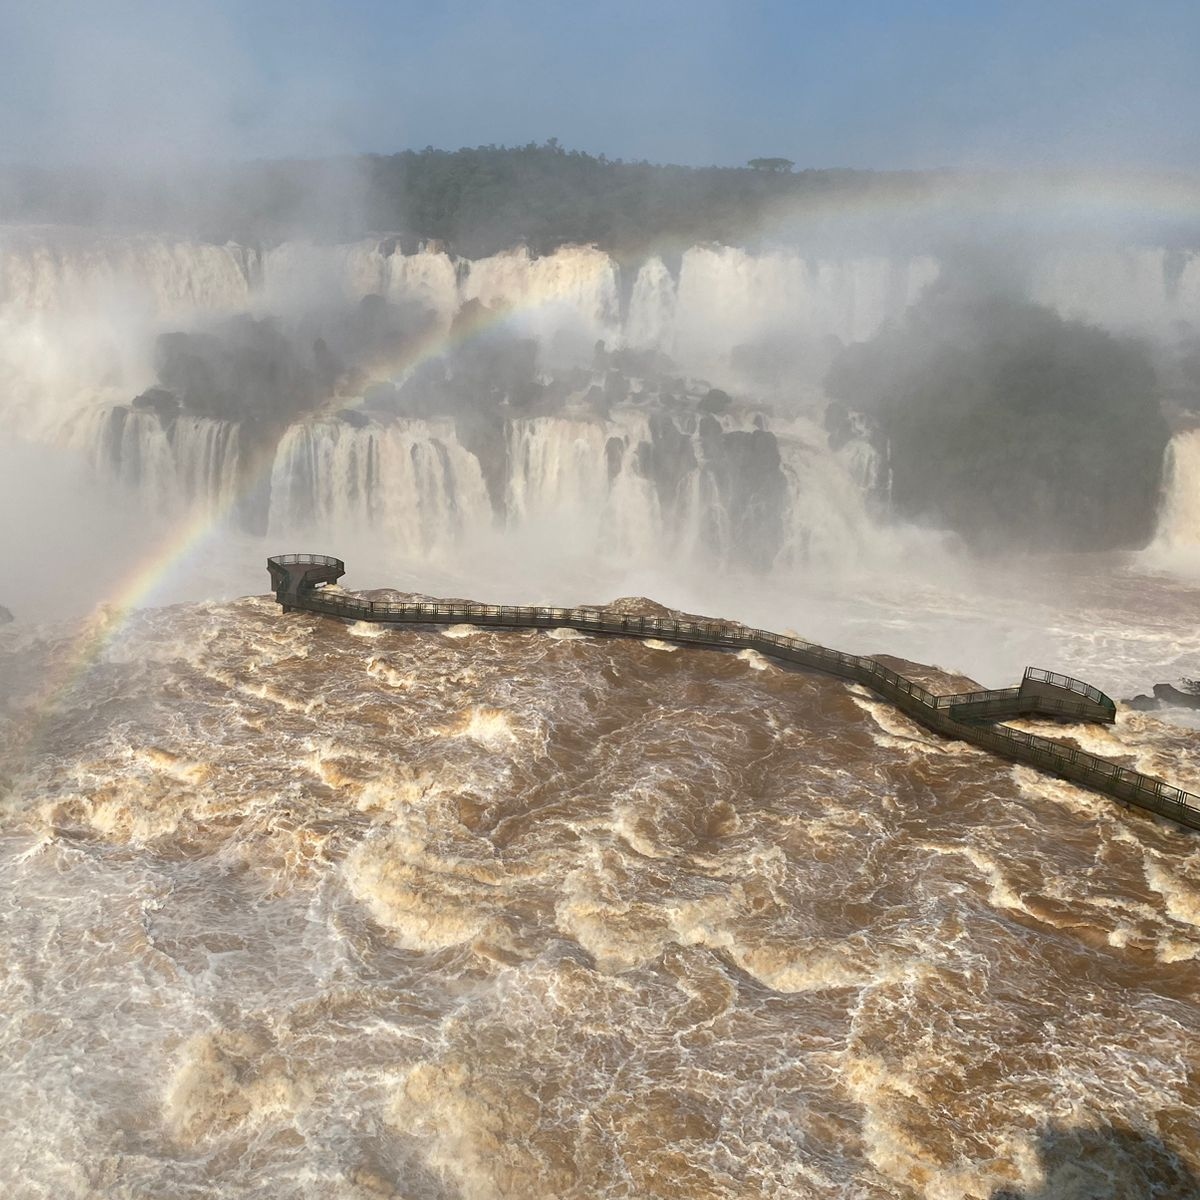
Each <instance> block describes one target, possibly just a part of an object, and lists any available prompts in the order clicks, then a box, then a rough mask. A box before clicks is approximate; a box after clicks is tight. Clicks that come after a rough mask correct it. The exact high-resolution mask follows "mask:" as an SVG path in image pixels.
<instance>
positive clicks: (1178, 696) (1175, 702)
mask: <svg viewBox="0 0 1200 1200" xmlns="http://www.w3.org/2000/svg"><path fill="white" fill-rule="evenodd" d="M1153 690H1154V695H1155V697H1156V698H1157V699H1159V700H1161V701H1162V702H1163V703H1164V704H1169V705H1171V706H1172V707H1174V708H1200V694H1197V693H1196V692H1181V691H1180V690H1179V689H1178V688H1177V687H1175V686H1173V685H1172V684H1169V683H1156V684H1155V685H1154V689H1153Z"/></svg>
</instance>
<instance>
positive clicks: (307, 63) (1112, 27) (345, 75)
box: [0, 0, 1200, 171]
mask: <svg viewBox="0 0 1200 1200" xmlns="http://www.w3.org/2000/svg"><path fill="white" fill-rule="evenodd" d="M1198 64H1200V0H1192V2H1191V3H1177V2H1175V0H1143V2H1142V3H1134V2H1133V0H1127V2H1125V3H1119V4H1118V3H1109V2H1107V0H1096V2H1094V3H1075V2H1066V0H1060V2H1055V0H1042V2H1041V3H1027V2H1025V0H1008V2H1005V0H995V2H994V3H976V2H974V0H958V2H950V0H922V2H918V0H914V2H910V3H899V2H894V3H881V2H877V0H843V2H842V3H805V2H803V0H794V2H793V3H779V2H775V0H770V2H757V3H756V2H754V0H744V2H741V3H718V2H716V0H690V2H688V3H681V2H677V0H642V2H641V3H626V2H618V3H609V2H599V0H596V2H593V3H585V2H582V0H559V2H557V3H552V2H549V0H507V2H499V0H491V2H483V0H457V2H455V0H446V2H443V3H436V2H434V0H427V2H425V3H409V2H408V0H396V2H393V3H385V2H383V0H341V2H340V3H333V2H329V0H203V2H199V0H157V2H155V3H148V2H146V0H90V2H89V0H74V2H72V3H66V2H62V0H36V2H35V0H0V157H2V158H3V159H5V160H9V161H12V160H19V161H29V160H34V161H42V162H63V161H77V160H97V159H99V160H100V161H105V162H108V161H117V162H121V163H130V164H136V165H140V164H144V163H155V162H159V161H162V160H164V159H171V158H175V157H184V158H197V157H198V158H202V159H205V158H213V157H218V158H223V157H237V158H245V157H258V156H280V155H305V156H310V155H325V154H341V153H353V152H358V151H375V152H385V153H386V152H390V151H393V150H398V149H403V148H407V147H414V148H419V147H422V146H425V145H427V144H432V145H435V146H439V147H446V148H456V147H458V146H462V145H478V144H482V143H491V142H495V143H508V144H513V143H520V142H526V141H544V140H545V139H546V138H549V137H557V138H558V139H559V140H560V141H561V142H562V143H563V144H564V145H567V146H569V147H578V148H580V149H585V150H589V151H592V152H593V153H600V152H604V153H606V154H608V155H609V156H610V157H624V158H648V159H651V160H653V161H659V162H662V161H672V162H684V163H691V164H707V163H720V164H730V165H740V164H741V163H743V162H744V161H745V160H746V159H747V158H750V157H753V156H755V155H782V156H784V157H787V158H791V159H794V160H795V161H796V162H797V164H799V165H802V166H853V167H881V168H897V167H940V166H948V167H963V166H1035V167H1044V166H1055V165H1063V166H1101V167H1114V166H1116V167H1152V168H1167V169H1181V170H1187V171H1195V170H1197V169H1198V168H1200V67H1198Z"/></svg>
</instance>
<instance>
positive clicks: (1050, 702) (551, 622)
mask: <svg viewBox="0 0 1200 1200" xmlns="http://www.w3.org/2000/svg"><path fill="white" fill-rule="evenodd" d="M267 570H268V571H270V573H271V583H272V588H273V590H274V592H275V599H276V600H277V601H278V602H279V604H280V605H281V606H282V607H283V611H284V612H292V611H295V610H303V611H306V612H315V613H326V614H328V615H330V616H335V617H342V618H345V619H347V620H352V621H382V622H388V623H393V624H413V625H480V626H489V627H493V628H504V629H530V628H532V629H564V628H565V629H579V630H582V631H583V632H585V633H604V634H613V635H617V636H625V637H636V638H645V637H655V638H661V639H662V640H663V641H669V642H680V643H683V644H684V645H695V646H714V647H721V648H729V649H749V650H757V651H758V652H759V653H760V654H765V655H767V656H768V657H770V658H774V659H777V660H779V661H780V662H786V663H792V664H795V665H797V666H801V667H806V668H809V669H811V670H816V671H823V672H825V673H827V674H830V675H836V676H838V677H839V678H841V679H851V680H853V681H854V682H856V683H860V684H862V685H863V686H864V687H868V688H870V689H871V690H872V691H874V692H876V693H877V694H878V695H880V696H882V697H883V698H884V699H885V700H888V701H890V702H891V703H893V704H895V705H896V707H897V708H899V709H900V710H901V711H902V712H904V713H905V714H907V715H908V716H910V717H912V718H913V719H914V720H915V721H918V722H920V723H921V724H922V725H924V726H925V727H926V728H928V729H932V730H933V731H934V732H935V733H939V734H942V735H944V736H945V737H952V738H958V739H960V740H962V741H965V742H970V743H972V744H973V745H976V746H980V747H982V748H983V749H985V750H990V751H992V752H993V753H995V754H999V755H1002V756H1003V757H1005V758H1010V759H1014V760H1016V761H1017V762H1022V763H1026V764H1028V765H1029V766H1033V767H1037V768H1038V769H1039V770H1042V771H1046V772H1048V773H1049V774H1051V775H1057V776H1059V777H1060V778H1062V779H1067V780H1070V781H1071V782H1072V783H1078V784H1082V785H1083V786H1084V787H1089V788H1092V789H1093V790H1095V791H1099V792H1103V793H1105V794H1106V795H1108V796H1112V797H1114V798H1115V799H1117V800H1119V801H1121V802H1122V803H1123V804H1133V805H1136V806H1137V807H1138V808H1143V809H1146V810H1147V811H1149V812H1153V813H1157V814H1159V815H1160V816H1164V817H1167V818H1169V819H1170V820H1172V821H1175V822H1176V823H1178V824H1180V825H1185V826H1188V827H1189V828H1191V829H1200V796H1195V795H1193V794H1191V793H1190V792H1185V791H1182V790H1181V789H1180V788H1177V787H1172V786H1171V785H1170V784H1167V783H1164V782H1163V781H1162V780H1161V779H1156V778H1155V777H1154V776H1152V775H1143V774H1141V772H1139V771H1134V770H1133V769H1132V768H1130V767H1123V766H1120V765H1119V764H1118V763H1115V762H1113V761H1112V760H1111V759H1107V758H1101V757H1100V756H1099V755H1097V754H1089V753H1088V752H1087V751H1086V750H1080V749H1078V748H1077V747H1075V746H1070V745H1068V744H1066V743H1065V742H1060V741H1056V740H1055V739H1053V738H1048V737H1041V736H1039V735H1037V734H1032V733H1025V732H1024V731H1023V730H1019V729H1013V728H1012V727H1011V726H1007V725H1003V724H999V723H998V722H999V721H1000V720H1001V719H1002V718H1005V717H1014V716H1031V717H1042V718H1049V719H1052V720H1059V721H1069V722H1080V721H1091V722H1102V723H1106V724H1111V723H1112V722H1113V721H1114V720H1115V719H1116V705H1115V704H1114V703H1113V701H1112V700H1111V699H1110V698H1109V697H1108V696H1106V695H1105V694H1104V693H1103V692H1101V691H1099V690H1098V689H1097V688H1094V687H1092V686H1091V685H1090V684H1087V683H1084V682H1083V681H1082V680H1079V679H1072V678H1071V677H1070V676H1068V675H1059V674H1056V673H1055V672H1052V671H1042V670H1039V669H1038V668H1036V667H1029V668H1028V669H1027V670H1026V671H1025V676H1024V678H1023V679H1022V680H1021V684H1020V686H1019V687H1015V688H1013V687H1010V688H999V689H994V690H989V691H979V692H963V693H959V694H956V695H950V696H939V695H936V694H935V693H933V692H930V691H928V690H926V689H925V688H923V687H921V686H920V684H917V683H914V682H913V681H912V680H911V679H908V678H906V677H905V676H903V675H900V674H899V673H897V672H896V671H892V670H889V669H888V668H887V667H885V666H883V665H882V664H881V663H878V662H876V661H875V659H873V658H866V657H863V656H861V655H854V654H843V653H842V652H841V651H840V650H830V649H828V648H827V647H825V646H818V645H815V644H814V643H812V642H806V641H804V640H803V639H801V638H793V637H785V636H784V635H783V634H779V633H771V632H770V631H768V630H765V629H752V628H750V627H749V626H746V625H736V624H730V623H728V622H724V621H676V620H673V619H669V618H661V617H627V616H620V615H617V614H615V613H610V612H607V611H606V610H604V609H597V608H544V607H543V608H535V607H527V606H522V605H497V604H459V603H455V604H450V603H446V602H442V601H437V602H432V603H420V604H394V603H389V602H386V601H379V600H363V599H361V598H359V597H357V596H348V595H342V594H338V593H330V592H325V591H323V590H322V587H321V585H323V584H327V583H336V582H337V580H338V579H340V578H341V577H342V576H343V575H344V574H345V573H346V564H345V563H344V562H342V560H341V559H339V558H331V557H329V556H328V555H323V554H280V555H276V556H274V557H272V558H268V559H267Z"/></svg>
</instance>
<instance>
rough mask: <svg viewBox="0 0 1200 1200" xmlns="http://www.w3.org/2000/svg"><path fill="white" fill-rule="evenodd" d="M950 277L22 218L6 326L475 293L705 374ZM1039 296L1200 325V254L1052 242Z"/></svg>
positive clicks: (4, 244) (704, 255) (860, 264)
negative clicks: (82, 229)
mask: <svg viewBox="0 0 1200 1200" xmlns="http://www.w3.org/2000/svg"><path fill="white" fill-rule="evenodd" d="M938 273H939V265H938V262H937V261H936V260H935V259H933V258H930V257H927V256H916V257H903V256H900V257H897V256H890V255H886V254H874V255H872V254H864V253H857V254H850V255H846V254H843V255H839V256H829V257H823V256H816V257H814V256H809V255H805V254H802V253H798V252H796V251H789V250H773V251H766V252H762V253H750V252H747V251H745V250H740V249H735V248H731V247H724V246H697V247H693V248H692V249H690V250H688V251H686V252H685V253H684V254H683V255H682V257H681V258H680V260H679V261H678V264H677V267H676V269H675V270H674V271H671V270H668V267H667V266H666V264H665V263H664V261H663V260H662V259H661V258H658V257H653V256H652V257H649V258H647V259H645V260H643V261H642V262H641V263H639V264H635V265H634V266H633V267H631V268H623V267H621V266H619V265H618V264H617V262H616V261H615V260H614V259H613V258H611V257H610V256H609V255H608V254H606V253H604V252H602V251H600V250H597V249H594V248H590V247H580V246H566V247H563V248H561V249H559V250H557V251H556V252H555V253H553V254H549V255H546V256H543V257H533V256H531V255H530V254H529V253H528V252H527V251H526V250H524V249H523V248H517V249H515V250H512V251H508V252H506V253H503V254H497V255H494V256H492V257H490V258H484V259H478V260H475V261H470V260H465V259H457V258H454V257H453V256H451V255H450V254H448V253H446V252H444V251H443V250H441V249H438V248H435V247H426V248H423V249H421V250H419V251H418V252H416V253H411V254H405V253H403V252H402V250H401V249H400V248H399V245H398V243H397V241H396V239H394V238H384V239H379V238H374V239H369V240H363V241H359V242H353V243H348V244H344V245H329V246H325V245H315V244H311V243H306V242H290V243H283V244H282V245H280V246H277V247H274V248H271V249H264V250H259V249H254V248H248V247H244V246H237V245H232V244H230V245H223V246H218V245H212V244H208V243H199V242H186V241H172V240H166V239H161V238H155V237H152V236H149V235H139V236H131V237H104V236H101V235H96V234H84V233H74V234H72V233H69V232H64V231H58V230H55V231H52V232H50V233H47V232H45V231H41V230H19V229H18V230H6V231H0V321H13V320H19V321H27V320H29V319H31V318H34V317H37V316H39V315H41V316H50V317H58V318H63V317H68V316H71V315H79V314H87V316H88V319H89V321H92V322H95V321H98V320H99V321H103V320H105V319H108V318H111V319H112V321H113V324H114V327H115V328H116V329H118V330H119V329H120V328H121V327H123V326H124V325H127V324H128V322H129V321H131V320H134V319H136V318H139V317H146V318H148V317H150V316H151V315H153V316H156V317H158V318H161V319H163V320H168V321H182V320H186V319H187V318H189V317H190V316H192V315H195V314H199V313H212V312H221V311H235V310H244V309H246V308H248V307H262V308H264V309H267V310H279V311H282V310H286V309H287V308H289V307H291V308H297V307H303V306H305V305H309V304H312V303H320V302H327V301H328V300H329V299H331V298H332V297H335V296H336V297H340V298H346V299H350V300H357V299H358V298H360V297H362V296H364V295H367V294H371V293H374V294H380V295H384V296H387V297H389V298H391V299H396V300H416V301H420V302H422V303H423V304H425V305H427V306H428V307H430V308H432V309H433V310H434V311H435V312H436V313H437V314H438V315H439V317H440V318H441V319H442V320H443V321H445V322H447V323H448V322H449V321H450V319H451V318H452V317H453V315H454V313H455V312H457V311H458V309H459V307H460V306H461V305H462V304H463V303H464V302H465V301H468V300H472V299H474V300H478V301H480V302H481V303H483V304H486V305H489V306H499V307H503V308H505V309H507V310H509V311H511V312H513V313H514V314H516V315H517V316H518V317H519V318H520V320H522V321H523V322H524V323H525V325H526V326H527V328H528V329H529V332H530V333H532V334H537V335H542V336H544V337H546V338H552V337H553V336H555V335H557V336H560V337H566V338H568V339H570V338H572V337H575V338H578V339H581V340H583V339H589V338H590V339H592V340H595V339H596V338H604V339H606V340H608V341H610V343H612V344H617V343H620V344H625V345H629V346H637V347H655V348H657V349H661V350H663V351H664V352H666V353H669V354H672V355H673V356H676V357H677V358H678V360H679V361H680V362H681V363H682V364H683V365H684V366H685V367H690V365H691V364H693V363H703V362H706V361H709V360H711V359H712V358H713V356H714V355H722V354H727V353H728V352H729V350H730V349H731V348H732V347H734V346H737V345H739V344H742V343H745V342H747V341H751V340H753V339H756V338H761V337H763V336H765V335H770V334H771V333H772V332H786V333H788V334H790V335H793V336H796V337H800V338H802V339H809V340H817V339H821V338H825V337H836V338H838V339H840V340H841V341H843V342H851V341H857V340H861V339H864V338H867V337H870V336H871V335H873V334H874V333H875V332H876V331H877V330H878V328H879V326H880V325H881V324H882V323H883V322H884V321H885V320H886V319H887V318H888V317H890V316H893V315H895V314H896V313H898V312H900V311H902V310H903V308H904V307H906V306H907V305H908V304H911V303H912V302H913V300H914V299H915V298H916V297H917V296H918V295H919V294H920V292H921V290H922V289H923V288H924V287H925V286H926V285H927V284H928V283H930V282H931V281H932V280H933V279H935V278H937V276H938ZM1029 291H1030V297H1031V299H1034V300H1037V301H1040V302H1042V303H1045V304H1048V305H1050V306H1052V307H1054V308H1056V309H1058V310H1059V311H1061V312H1063V313H1065V314H1067V315H1072V316H1082V317H1084V318H1087V319H1090V320H1094V321H1098V322H1099V323H1101V324H1104V325H1108V326H1110V327H1114V328H1127V327H1143V328H1146V327H1157V328H1159V329H1162V330H1166V329H1167V328H1168V327H1169V325H1170V323H1171V322H1173V321H1179V320H1184V321H1192V322H1200V257H1196V256H1190V255H1181V254H1179V253H1178V252H1171V251H1167V250H1163V249H1155V248H1148V247H1129V248H1112V249H1106V250H1092V251H1087V250H1082V249H1074V250H1067V251H1060V252H1054V253H1047V254H1046V255H1045V256H1044V257H1043V258H1042V259H1040V260H1038V261H1036V262H1035V263H1034V264H1033V265H1032V267H1031V269H1030V278H1029ZM102 314H108V318H106V317H105V316H103V315H102Z"/></svg>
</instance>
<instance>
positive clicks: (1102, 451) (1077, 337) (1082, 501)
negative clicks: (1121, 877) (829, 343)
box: [826, 285, 1169, 550]
mask: <svg viewBox="0 0 1200 1200" xmlns="http://www.w3.org/2000/svg"><path fill="white" fill-rule="evenodd" d="M826 388H827V391H828V392H829V394H830V395H831V396H832V397H833V398H834V399H835V400H836V401H839V402H841V403H842V404H844V405H846V406H847V407H849V408H851V409H857V410H859V411H863V412H866V413H868V414H869V415H870V416H871V417H872V418H873V419H874V421H875V422H876V423H877V426H878V429H879V432H880V435H881V440H882V442H883V443H884V444H885V445H886V449H887V456H888V457H887V461H888V465H889V468H890V475H889V478H890V487H891V501H892V503H893V505H894V506H895V509H896V511H897V512H898V513H899V514H901V515H903V516H905V517H909V518H914V519H917V520H925V521H928V522H929V523H930V524H933V525H936V526H938V527H941V528H945V529H951V530H954V531H956V532H958V533H960V534H961V535H962V536H963V537H964V538H966V539H967V540H968V541H969V542H970V544H971V545H973V546H975V547H977V548H979V549H981V550H997V549H1001V550H1002V549H1006V548H1009V547H1012V548H1017V547H1029V546H1033V547H1040V548H1045V549H1074V550H1093V549H1105V548H1113V547H1135V546H1141V545H1144V544H1145V543H1146V542H1147V541H1148V540H1149V538H1150V536H1151V535H1152V533H1153V529H1154V518H1155V511H1156V508H1157V504H1158V498H1159V489H1160V486H1161V476H1162V464H1163V454H1164V451H1165V449H1166V445H1167V441H1168V439H1169V430H1168V426H1167V422H1166V420H1165V418H1164V417H1163V414H1162V409H1161V406H1160V403H1159V396H1158V387H1157V381H1156V378H1155V372H1154V368H1153V366H1152V365H1151V361H1150V358H1149V355H1148V353H1147V351H1146V349H1145V348H1144V347H1143V346H1142V345H1141V344H1139V343H1137V342H1134V341H1132V340H1127V339H1121V338H1117V337H1114V336H1113V335H1111V334H1109V333H1106V332H1105V331H1104V330H1101V329H1098V328H1096V327H1094V326H1090V325H1086V324H1083V323H1081V322H1078V321H1069V320H1064V319H1063V318H1062V317H1060V316H1058V315H1057V314H1056V313H1054V312H1053V311H1051V310H1050V309H1048V308H1043V307H1041V306H1038V305H1035V304H1029V303H1026V302H1023V301H1020V300H1016V299H1012V298H1008V297H1005V296H996V295H981V294H979V293H976V292H973V291H971V290H969V289H963V288H960V287H957V286H954V285H944V286H941V287H939V288H936V289H934V290H933V291H932V292H931V293H930V294H929V295H928V296H927V297H926V299H925V300H924V301H922V302H921V303H920V304H918V305H916V306H914V307H913V308H912V309H910V310H909V311H908V312H907V313H906V314H905V316H904V317H903V318H902V319H901V320H900V321H898V322H897V323H895V324H894V325H892V326H890V327H888V328H887V329H885V330H884V331H883V332H882V333H881V334H880V335H879V336H878V337H876V338H875V339H874V340H872V341H870V342H866V343H862V344H859V345H855V346H851V347H849V348H847V349H846V350H845V351H843V353H842V354H841V355H840V356H839V357H838V359H837V360H835V362H834V364H833V367H832V368H831V370H830V372H829V375H828V378H827V380H826Z"/></svg>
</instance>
